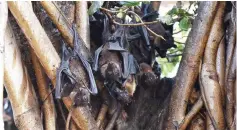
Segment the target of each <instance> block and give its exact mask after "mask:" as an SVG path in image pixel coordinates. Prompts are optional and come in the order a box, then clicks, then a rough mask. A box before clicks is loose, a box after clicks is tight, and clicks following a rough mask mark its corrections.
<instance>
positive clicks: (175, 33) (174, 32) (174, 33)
mask: <svg viewBox="0 0 237 130" xmlns="http://www.w3.org/2000/svg"><path fill="white" fill-rule="evenodd" d="M180 32H182V30H179V31H178V32H174V33H173V35H174V34H178V33H180Z"/></svg>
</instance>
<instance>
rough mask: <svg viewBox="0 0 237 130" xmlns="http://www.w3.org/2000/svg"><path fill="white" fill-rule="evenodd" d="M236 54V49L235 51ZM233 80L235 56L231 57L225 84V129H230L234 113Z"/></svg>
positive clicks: (234, 75)
mask: <svg viewBox="0 0 237 130" xmlns="http://www.w3.org/2000/svg"><path fill="white" fill-rule="evenodd" d="M234 52H236V47H235V51H234ZM235 80H236V54H234V55H233V57H232V61H231V65H230V69H229V72H228V75H227V82H226V113H225V114H226V122H227V127H228V128H231V126H232V124H233V121H234V116H235V115H234V113H235V105H236V100H235V87H236V84H235Z"/></svg>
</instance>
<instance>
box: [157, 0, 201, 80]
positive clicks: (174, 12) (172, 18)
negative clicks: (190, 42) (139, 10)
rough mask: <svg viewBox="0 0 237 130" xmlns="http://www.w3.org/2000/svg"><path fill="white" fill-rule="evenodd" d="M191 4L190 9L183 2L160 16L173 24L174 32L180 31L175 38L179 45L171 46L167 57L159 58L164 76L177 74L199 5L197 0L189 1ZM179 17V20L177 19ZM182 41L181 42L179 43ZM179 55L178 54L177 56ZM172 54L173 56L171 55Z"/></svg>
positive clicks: (161, 19) (162, 19) (163, 20)
mask: <svg viewBox="0 0 237 130" xmlns="http://www.w3.org/2000/svg"><path fill="white" fill-rule="evenodd" d="M177 3H178V2H177ZM189 3H190V5H189V7H188V9H185V8H184V7H183V6H182V4H181V5H179V6H178V5H177V4H176V6H174V7H173V8H172V9H171V10H169V11H168V13H167V14H166V15H164V16H161V17H159V20H160V21H161V22H163V23H165V24H168V25H172V24H173V28H174V32H179V33H178V34H174V35H173V36H174V40H175V43H176V45H177V48H171V49H169V50H168V54H167V57H166V58H157V61H158V63H160V66H161V70H162V74H161V76H162V77H173V76H175V74H176V72H177V69H178V65H179V62H180V60H181V58H182V56H179V55H180V54H182V52H183V49H184V46H185V44H180V43H182V42H183V43H185V41H186V39H187V35H188V34H189V32H190V29H191V27H192V22H191V21H192V20H193V19H194V16H195V15H196V14H195V10H196V8H195V7H196V6H197V2H189ZM179 4H180V3H179ZM192 7H193V8H195V9H194V10H190V9H191V8H192ZM177 19H178V20H177ZM179 42H180V43H179ZM175 55H177V56H175ZM170 56H171V57H170Z"/></svg>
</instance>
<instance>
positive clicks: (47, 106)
mask: <svg viewBox="0 0 237 130" xmlns="http://www.w3.org/2000/svg"><path fill="white" fill-rule="evenodd" d="M30 54H31V58H32V63H33V66H34V70H35V75H36V80H37V87H38V93H39V96H40V99H41V101H42V103H43V107H42V108H43V114H44V125H45V129H46V130H55V129H56V111H55V106H54V101H53V95H52V94H50V92H51V91H52V90H51V89H50V88H49V82H47V79H46V74H45V73H44V71H43V68H42V66H41V64H40V62H39V60H38V58H37V57H36V55H35V53H34V50H33V49H32V48H31V49H30Z"/></svg>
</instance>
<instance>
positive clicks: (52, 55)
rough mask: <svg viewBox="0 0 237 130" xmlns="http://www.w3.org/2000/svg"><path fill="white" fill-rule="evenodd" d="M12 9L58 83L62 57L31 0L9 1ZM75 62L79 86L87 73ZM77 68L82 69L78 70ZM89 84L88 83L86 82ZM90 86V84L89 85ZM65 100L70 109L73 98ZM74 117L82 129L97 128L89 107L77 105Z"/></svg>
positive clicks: (73, 65) (71, 67)
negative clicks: (28, 0)
mask: <svg viewBox="0 0 237 130" xmlns="http://www.w3.org/2000/svg"><path fill="white" fill-rule="evenodd" d="M8 4H9V8H10V11H11V12H12V14H13V16H14V17H15V18H16V20H17V22H18V24H19V26H20V27H21V29H22V30H23V32H24V34H25V35H26V37H27V39H28V41H29V43H30V45H31V47H32V48H33V49H34V52H35V54H36V55H37V57H38V58H39V61H40V63H41V64H42V66H43V68H44V70H45V72H46V74H47V75H48V77H49V78H50V79H51V81H52V83H53V85H54V86H55V85H56V69H57V68H58V67H59V64H60V58H59V56H58V54H57V52H56V50H55V49H54V47H53V45H52V43H51V42H50V40H49V38H48V37H47V35H46V33H45V31H44V30H43V28H42V26H41V25H40V23H39V20H38V19H37V17H36V16H35V14H34V12H33V10H32V5H31V2H13V1H11V2H8ZM73 62H74V63H72V64H71V65H70V69H73V70H71V71H72V72H76V73H74V74H75V75H76V76H77V81H78V83H80V84H79V86H80V85H81V84H82V83H81V81H88V80H87V79H81V78H85V77H83V76H85V75H82V74H81V73H85V70H84V68H83V66H82V64H80V63H79V61H76V60H74V61H73ZM77 69H80V71H78V70H77ZM86 85H88V84H86ZM87 87H88V86H87ZM63 102H64V104H65V105H66V107H67V109H68V110H70V108H71V106H72V99H71V98H69V97H64V98H63ZM72 118H73V120H74V121H75V123H76V124H77V126H78V127H79V128H80V129H83V130H84V129H96V127H95V126H93V124H94V125H96V123H93V122H95V120H94V119H93V118H92V117H91V115H90V111H89V107H88V106H86V107H77V108H75V110H74V111H73V113H72Z"/></svg>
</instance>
